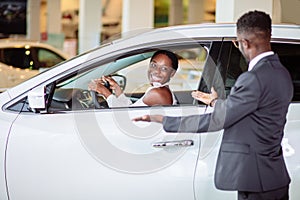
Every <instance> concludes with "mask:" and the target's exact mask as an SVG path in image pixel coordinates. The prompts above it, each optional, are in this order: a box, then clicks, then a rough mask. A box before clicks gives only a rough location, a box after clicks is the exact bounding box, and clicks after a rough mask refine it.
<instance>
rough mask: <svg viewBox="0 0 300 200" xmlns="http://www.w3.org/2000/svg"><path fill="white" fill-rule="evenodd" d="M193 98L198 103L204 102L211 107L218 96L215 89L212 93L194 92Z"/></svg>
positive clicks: (212, 89)
mask: <svg viewBox="0 0 300 200" xmlns="http://www.w3.org/2000/svg"><path fill="white" fill-rule="evenodd" d="M192 97H193V98H194V99H196V100H198V101H202V102H203V103H205V104H206V105H210V104H211V103H212V101H215V100H216V99H217V98H218V94H217V92H216V91H215V89H214V88H213V87H212V88H211V93H205V92H200V91H193V92H192Z"/></svg>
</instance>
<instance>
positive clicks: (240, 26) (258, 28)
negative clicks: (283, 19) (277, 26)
mask: <svg viewBox="0 0 300 200" xmlns="http://www.w3.org/2000/svg"><path fill="white" fill-rule="evenodd" d="M271 25H272V20H271V17H270V15H268V14H266V13H265V12H262V11H257V10H255V11H250V12H248V13H246V14H244V15H242V16H241V17H240V18H239V19H238V21H237V23H236V26H237V32H238V33H243V32H248V33H249V32H252V33H256V32H264V33H265V34H266V35H268V36H271V31H272V28H271Z"/></svg>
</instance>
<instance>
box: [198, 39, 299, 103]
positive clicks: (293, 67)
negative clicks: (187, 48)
mask: <svg viewBox="0 0 300 200" xmlns="http://www.w3.org/2000/svg"><path fill="white" fill-rule="evenodd" d="M271 44H272V50H273V51H274V52H275V53H277V54H278V56H279V58H280V61H281V62H282V64H283V65H284V66H285V67H286V68H287V69H288V71H289V72H290V74H291V77H292V81H293V85H294V97H293V101H300V59H299V58H300V44H297V43H284V42H272V43H271ZM210 58H214V56H213V55H211V56H210ZM212 63H213V64H211V65H207V66H206V67H205V70H204V73H205V75H204V76H203V77H214V78H213V80H209V81H208V79H209V78H206V81H202V82H201V83H202V84H201V85H200V90H202V91H205V92H209V90H208V88H209V87H208V86H207V85H209V86H214V87H216V88H217V89H218V90H217V92H218V94H222V93H224V95H225V97H226V96H228V95H229V93H230V90H231V88H232V86H233V85H234V83H235V81H236V80H237V78H238V77H239V75H240V74H241V73H243V72H245V71H247V69H248V65H247V62H246V61H245V58H244V57H243V56H242V54H241V53H240V51H239V50H238V49H237V48H236V47H234V45H233V44H232V43H231V42H230V41H225V42H223V43H222V48H221V52H220V53H219V55H218V56H217V57H215V58H214V60H213V62H212ZM212 68H214V69H218V70H216V71H218V73H219V76H217V75H216V73H215V72H213V73H214V74H212V72H208V71H209V70H208V69H210V71H212V70H211V69H212ZM217 80H222V81H219V83H217ZM209 82H211V83H209ZM222 84H224V87H222V86H220V85H222Z"/></svg>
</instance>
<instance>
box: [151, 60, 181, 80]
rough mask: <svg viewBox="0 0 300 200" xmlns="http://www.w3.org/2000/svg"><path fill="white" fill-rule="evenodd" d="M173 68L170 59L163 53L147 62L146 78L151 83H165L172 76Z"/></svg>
mask: <svg viewBox="0 0 300 200" xmlns="http://www.w3.org/2000/svg"><path fill="white" fill-rule="evenodd" d="M175 72H176V71H175V70H174V69H173V68H172V61H171V60H170V59H169V57H168V56H166V55H164V54H158V55H157V56H155V57H154V58H153V59H152V61H151V62H150V64H149V68H148V79H149V81H150V84H151V85H152V84H153V83H154V82H156V83H160V84H165V83H167V82H169V81H170V78H171V77H172V76H174V74H175Z"/></svg>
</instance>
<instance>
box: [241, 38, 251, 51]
mask: <svg viewBox="0 0 300 200" xmlns="http://www.w3.org/2000/svg"><path fill="white" fill-rule="evenodd" d="M241 42H242V45H243V47H244V48H246V49H248V48H249V47H250V42H249V40H247V39H242V40H241Z"/></svg>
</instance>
